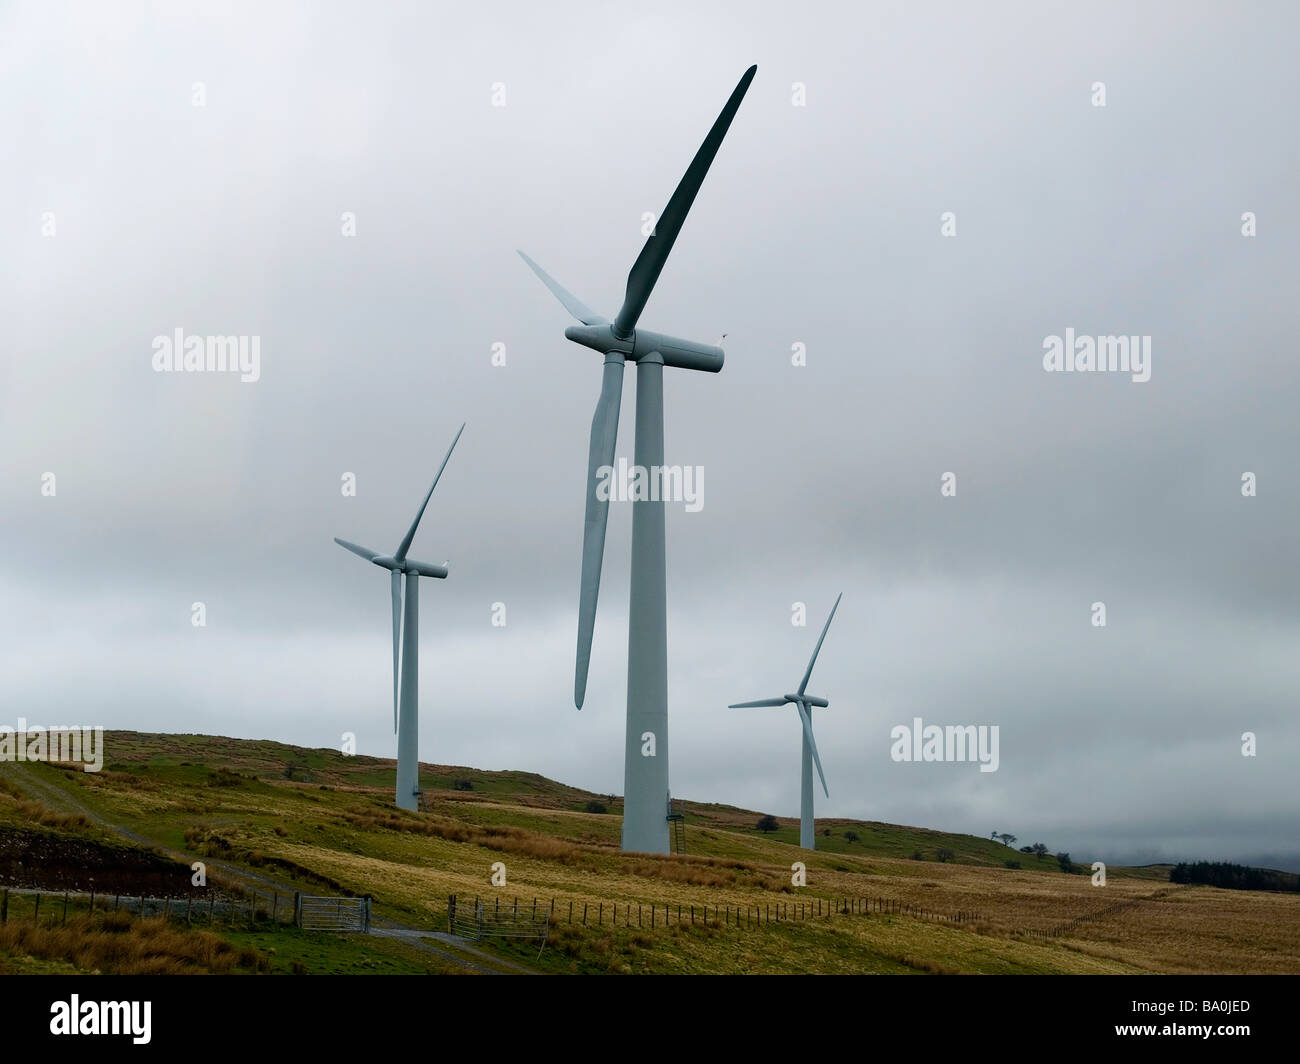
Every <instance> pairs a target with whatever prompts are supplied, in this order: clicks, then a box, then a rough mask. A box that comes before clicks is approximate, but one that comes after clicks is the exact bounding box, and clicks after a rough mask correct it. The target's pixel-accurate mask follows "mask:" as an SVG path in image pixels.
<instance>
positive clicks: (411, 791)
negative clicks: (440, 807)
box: [334, 424, 465, 810]
mask: <svg viewBox="0 0 1300 1064" xmlns="http://www.w3.org/2000/svg"><path fill="white" fill-rule="evenodd" d="M464 431H465V426H464V425H463V424H462V425H461V427H460V429H459V430H458V431H457V433H456V439H454V440H452V441H451V446H450V447H448V448H447V456H446V457H445V458H443V460H442V465H440V466H439V467H438V473H437V475H436V476H435V477H434V478H433V483H432V484H431V485H429V490H428V492H427V493H426V494H425V496H424V502H422V503H421V504H420V509H419V512H418V513H417V514H416V515H415V520H414V521H412V522H411V527H410V528H409V529H408V530H407V533H406V535H405V536H403V537H402V542H401V543H399V544H398V546H397V550H395V551H394V552H393V553H392V554H380V553H379V552H378V551H373V550H370V549H369V548H367V547H359V546H357V545H356V544H355V543H349V542H348V541H347V540H346V539H339V538H338V537H337V536H335V537H334V542H335V543H337V544H338V545H339V546H340V547H343V548H344V549H345V550H350V551H351V552H352V553H353V554H357V555H360V556H361V557H362V558H365V559H366V561H368V562H374V563H375V565H378V566H380V567H382V568H384V569H387V570H388V571H389V573H390V574H391V575H390V581H389V586H390V588H391V590H392V597H393V731H394V732H396V733H397V806H398V808H399V809H412V810H414V809H418V808H419V806H420V756H419V749H418V748H419V742H418V739H419V723H420V722H419V713H420V577H422V576H431V577H433V578H434V579H435V580H445V579H447V564H446V562H444V563H443V564H442V565H430V564H429V563H428V562H417V561H413V560H412V559H410V558H408V557H407V556H406V552H407V551H408V550H410V549H411V540H413V539H414V538H415V530H416V529H417V528H419V527H420V518H422V517H423V516H424V508H425V507H426V506H428V505H429V499H430V498H431V497H432V495H433V489H434V488H436V487H437V486H438V479H439V478H440V477H441V476H442V471H443V470H444V469H446V468H447V462H448V460H449V459H450V458H451V452H452V451H454V450H455V449H456V442H457V440H459V439H460V434H461V433H462V432H464ZM403 577H405V578H406V596H405V597H406V611H405V613H406V616H405V620H403V616H402V578H403ZM399 709H400V713H399Z"/></svg>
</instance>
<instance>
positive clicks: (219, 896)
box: [0, 887, 294, 927]
mask: <svg viewBox="0 0 1300 1064" xmlns="http://www.w3.org/2000/svg"><path fill="white" fill-rule="evenodd" d="M70 907H71V910H72V912H73V914H74V915H75V914H76V913H77V912H78V911H85V912H89V913H97V912H127V913H131V914H133V915H135V916H139V917H141V918H147V917H156V916H161V917H163V918H164V919H167V920H177V921H182V922H184V923H188V924H194V923H205V924H209V925H211V924H216V923H226V924H228V925H230V926H247V927H255V926H256V925H257V923H258V922H259V921H261V922H263V923H266V922H273V923H292V922H293V920H294V899H293V895H282V894H279V893H276V892H270V893H269V894H268V895H266V896H262V895H259V894H252V895H249V896H248V897H240V896H238V895H236V894H225V893H221V892H218V891H215V890H210V891H206V892H204V893H202V894H199V893H197V892H196V893H195V894H191V895H187V896H184V897H156V896H153V895H150V894H101V893H97V892H95V891H80V890H64V891H49V890H37V889H35V888H28V887H4V888H0V924H3V923H7V922H9V921H10V920H32V921H34V922H36V923H64V922H66V920H67V918H68V912H69V908H70Z"/></svg>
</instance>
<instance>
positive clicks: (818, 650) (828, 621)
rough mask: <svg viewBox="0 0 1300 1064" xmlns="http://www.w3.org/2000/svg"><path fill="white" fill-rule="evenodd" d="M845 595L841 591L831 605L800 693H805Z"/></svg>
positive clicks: (804, 675) (800, 686)
mask: <svg viewBox="0 0 1300 1064" xmlns="http://www.w3.org/2000/svg"><path fill="white" fill-rule="evenodd" d="M843 597H844V592H843V591H841V592H840V593H839V595H837V596H836V598H835V605H834V606H832V607H831V615H830V616H829V617H827V618H826V626H825V627H824V628H823V629H822V635H821V639H818V640H817V646H815V647H814V648H813V653H812V657H811V658H809V659H808V671H807V672H805V673H804V674H803V683H801V684H800V685H799V693H800V694H803V693H804V689H805V688H806V687H807V686H808V680H809V678H810V677H811V676H812V670H813V666H814V665H815V664H817V655H818V654H820V653H821V649H822V642H823V641H824V640H825V639H826V632H827V631H828V630H829V629H830V626H831V621H832V620H834V618H835V611H836V610H838V609H839V608H840V599H842V598H843Z"/></svg>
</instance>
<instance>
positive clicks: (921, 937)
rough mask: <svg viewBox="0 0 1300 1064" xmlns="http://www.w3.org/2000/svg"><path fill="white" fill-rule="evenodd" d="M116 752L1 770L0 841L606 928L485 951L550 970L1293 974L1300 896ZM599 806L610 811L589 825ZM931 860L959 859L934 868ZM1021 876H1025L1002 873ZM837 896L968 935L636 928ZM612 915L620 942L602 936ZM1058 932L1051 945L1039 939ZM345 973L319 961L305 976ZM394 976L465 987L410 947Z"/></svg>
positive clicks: (870, 917)
mask: <svg viewBox="0 0 1300 1064" xmlns="http://www.w3.org/2000/svg"><path fill="white" fill-rule="evenodd" d="M106 749H107V750H108V751H109V761H108V764H107V765H106V766H105V771H103V772H101V773H98V774H88V773H83V772H80V771H77V770H71V769H63V768H60V767H57V766H47V765H16V764H0V829H2V828H4V827H5V826H8V827H9V828H10V829H11V830H12V829H15V828H18V827H19V826H22V827H23V828H25V829H26V830H29V831H30V830H41V831H46V832H49V833H52V834H53V835H54V836H57V837H58V838H62V839H65V840H71V839H74V838H77V839H92V840H95V841H97V842H102V843H107V842H108V841H109V840H110V839H112V840H114V841H113V844H114V845H121V843H122V837H121V835H120V832H123V831H124V832H126V833H128V838H129V839H131V840H133V841H134V842H135V843H136V844H151V845H154V846H156V847H158V848H159V849H160V850H162V851H164V852H165V853H166V854H167V855H168V856H169V857H174V858H175V859H176V860H177V861H180V862H182V864H183V865H184V866H185V867H188V863H189V862H190V861H193V860H209V861H212V862H214V863H217V862H220V863H222V864H224V865H227V866H229V867H230V868H231V869H232V870H243V871H244V872H246V873H247V874H249V875H255V876H258V877H261V880H262V881H263V882H272V881H273V882H275V883H276V884H279V885H282V886H283V887H284V888H285V889H290V890H291V889H293V888H294V887H295V886H297V887H300V888H301V889H305V890H308V891H319V892H348V893H354V894H367V893H368V894H372V895H373V896H374V898H375V908H374V911H375V913H376V915H377V917H379V918H380V919H381V920H382V919H387V920H391V921H398V922H401V923H403V924H406V925H408V926H411V927H417V928H426V929H430V930H445V927H446V911H447V897H448V895H449V894H452V893H455V894H458V895H460V896H462V897H464V896H469V897H473V896H475V895H480V896H484V897H495V896H502V897H504V898H505V899H507V904H511V903H512V902H513V899H514V898H516V897H518V898H520V899H523V904H524V905H526V906H527V905H531V903H532V899H533V898H539V899H543V901H542V903H541V904H542V905H544V906H549V904H550V903H551V901H552V899H554V900H555V902H556V905H557V913H559V914H561V916H562V917H563V916H564V915H566V914H567V911H568V905H569V903H570V902H572V903H573V904H574V905H575V907H576V911H581V908H582V906H583V905H586V906H587V907H588V909H589V911H590V912H591V913H593V914H594V913H596V912H600V913H601V914H603V915H602V919H603V925H602V926H600V927H595V926H587V927H582V926H580V925H574V926H569V925H567V924H564V923H561V924H560V925H559V926H556V927H554V928H553V929H552V940H551V945H550V948H548V949H547V950H546V951H545V952H544V953H543V955H542V957H541V959H540V960H538V959H537V956H536V949H535V948H534V949H532V950H529V949H527V948H526V947H523V946H519V947H515V948H511V947H509V946H501V945H499V944H498V945H488V944H484V945H483V946H482V947H481V948H482V949H485V950H489V951H495V952H496V953H498V954H499V955H500V956H502V957H508V958H514V959H515V960H517V961H519V962H521V963H523V964H525V965H527V966H528V967H535V968H538V969H540V970H548V971H552V970H558V971H602V972H949V971H951V972H1150V971H1155V972H1166V971H1167V972H1203V971H1240V972H1246V971H1259V972H1300V896H1296V895H1282V894H1263V893H1247V892H1237V891H1222V890H1216V889H1213V888H1208V887H1181V886H1173V885H1171V884H1169V883H1168V881H1167V880H1168V876H1167V869H1162V868H1159V867H1152V868H1144V869H1118V868H1112V869H1110V870H1109V871H1108V884H1107V885H1106V886H1105V887H1093V886H1092V885H1091V881H1090V877H1089V876H1088V875H1086V874H1074V875H1070V874H1065V873H1063V872H1061V871H1060V870H1059V867H1058V865H1057V862H1056V861H1055V859H1053V858H1046V859H1043V860H1038V859H1035V858H1033V857H1030V856H1027V855H1023V854H1020V853H1017V852H1013V851H1012V850H1011V849H1009V848H1008V847H1006V846H1003V845H1002V844H1001V843H1000V842H994V841H992V840H989V839H980V838H975V837H972V836H966V835H952V834H946V833H943V832H936V831H930V830H927V829H924V828H911V827H898V826H893V825H888V824H879V823H871V822H867V823H863V822H857V821H848V820H819V821H818V824H817V827H818V839H817V843H818V847H819V849H818V851H817V852H816V853H808V852H806V851H801V850H799V849H798V848H797V847H796V846H795V845H794V843H795V842H796V841H797V822H795V821H785V820H783V821H780V827H779V829H778V830H777V831H776V832H773V833H770V834H768V833H763V832H760V831H759V830H757V827H756V824H757V822H758V819H759V814H758V813H756V812H753V811H747V810H742V809H735V808H732V807H727V806H717V805H704V804H696V803H691V802H680V803H678V804H679V808H680V809H681V810H682V811H683V812H684V813H685V815H686V824H687V849H688V851H689V856H686V857H662V856H653V855H643V854H627V855H625V854H622V853H621V852H619V849H618V842H619V832H620V815H619V814H620V812H621V808H620V803H619V802H618V801H617V800H616V799H615V800H611V798H610V796H605V795H597V794H591V793H588V792H586V791H582V790H579V789H576V788H572V787H567V786H565V785H563V784H560V783H556V782H555V781H552V780H548V779H545V778H543V777H540V776H537V775H534V774H530V773H525V772H484V771H480V770H477V769H470V768H461V767H455V766H435V765H427V766H422V769H421V785H422V786H423V788H424V789H425V791H426V797H427V799H428V803H427V804H428V808H427V810H426V811H424V812H420V813H408V812H403V811H399V810H396V809H394V808H393V806H392V790H393V782H394V766H393V763H392V762H391V761H385V760H382V759H377V758H368V757H345V756H343V755H341V754H339V753H338V752H336V751H331V750H304V749H299V748H296V747H290V746H285V745H282V744H279V743H273V742H262V741H245V740H234V739H225V738H216V737H210V736H176V735H145V734H137V733H129V732H113V733H110V734H109V735H108V736H107V737H106ZM466 788H469V789H466ZM593 802H598V803H601V804H603V805H604V806H605V807H606V810H607V811H606V812H605V813H599V812H588V811H587V810H588V808H589V804H588V803H593ZM826 829H829V830H830V835H829V836H826V835H824V834H823V831H824V830H826ZM850 833H851V834H852V835H856V839H854V838H852V837H850ZM1044 841H1048V842H1050V840H1044ZM940 850H949V851H951V852H952V854H953V857H952V859H951V860H949V861H947V862H946V863H941V862H939V861H938V860H936V854H937V853H938V851H940ZM918 853H919V854H920V855H921V857H922V859H919V860H918V859H914V858H913V855H914V854H918ZM1008 859H1013V860H1018V861H1019V862H1020V863H1021V865H1022V867H1021V868H1020V869H1007V868H1005V867H1003V865H1004V862H1006V861H1007V860H1008ZM1075 859H1076V861H1081V860H1082V855H1078V854H1076V855H1075ZM796 860H799V861H804V862H806V864H807V875H808V883H807V886H806V887H804V888H796V887H793V886H792V885H791V864H792V862H794V861H796ZM494 862H503V863H504V864H505V866H506V874H507V885H506V886H505V887H502V888H496V887H493V886H492V885H491V883H490V881H489V877H490V875H491V866H492V865H493V863H494ZM1081 873H1082V869H1081ZM842 898H872V899H885V900H887V901H889V902H892V903H895V904H898V905H906V906H911V907H912V908H913V909H916V908H924V909H925V910H927V911H928V912H930V913H956V912H958V911H961V912H964V913H975V914H978V918H977V919H972V920H967V921H965V922H963V923H959V924H955V923H946V922H941V921H937V920H934V919H924V920H923V919H918V918H916V917H913V916H908V915H894V914H888V915H887V914H884V913H880V912H874V911H873V912H868V913H853V914H841V915H836V916H824V917H822V918H817V919H811V920H805V921H799V922H781V923H771V924H764V925H763V926H761V927H752V926H751V927H748V928H739V929H738V928H736V927H735V926H734V925H730V924H728V923H724V925H723V926H722V927H715V926H713V925H712V923H710V925H709V926H704V925H703V924H702V923H697V925H696V926H694V927H692V926H691V925H690V924H689V923H687V924H686V926H676V925H675V924H674V926H670V927H668V928H664V927H663V926H662V921H661V920H658V919H657V920H656V925H657V926H656V928H655V929H654V930H650V929H649V928H646V927H642V928H636V927H631V928H629V927H627V926H625V924H626V919H627V915H628V914H631V915H632V917H633V918H634V917H635V913H636V910H637V907H638V906H641V907H642V910H643V912H645V911H646V910H647V909H648V908H649V907H650V906H657V907H658V909H657V911H658V912H660V913H662V911H663V909H664V907H665V906H667V907H668V909H669V911H670V913H674V914H675V912H676V907H677V906H678V905H681V906H683V907H685V909H684V911H686V910H689V908H690V907H691V906H695V907H696V909H697V910H703V908H704V907H705V906H709V907H710V908H711V909H712V907H715V906H716V907H719V909H720V910H721V912H722V913H723V915H724V917H725V919H726V920H727V921H730V920H731V918H732V914H733V913H734V912H735V911H736V910H737V909H739V910H742V911H743V910H753V909H754V908H755V907H757V908H758V909H760V910H765V909H766V910H770V909H771V907H773V906H775V905H776V904H778V903H780V904H784V905H787V906H788V905H798V904H800V903H803V904H804V905H810V904H811V905H812V906H814V907H815V906H816V905H817V904H818V903H820V904H821V905H822V907H823V911H824V912H829V910H830V909H831V907H832V900H833V899H842ZM615 905H617V906H618V907H619V913H620V926H618V927H617V928H614V927H611V926H610V923H609V919H610V915H609V914H610V911H611V909H612V907H613V906H615ZM592 922H593V923H594V918H593V921H592ZM1049 932H1055V933H1056V935H1057V936H1058V937H1050V938H1049V937H1043V936H1044V935H1045V934H1046V933H1049ZM277 934H281V935H282V937H292V936H291V935H290V934H289V932H283V933H279V932H277ZM293 934H295V935H296V934H297V933H296V932H295V933H293ZM320 937H321V936H302V935H298V936H297V944H295V943H294V942H287V943H286V944H285V949H286V950H288V953H285V952H282V951H281V949H280V947H278V946H277V947H274V948H276V950H277V952H276V954H275V956H276V957H277V958H278V961H277V963H280V964H288V963H290V961H289V960H288V958H289V957H290V956H291V955H293V951H294V950H300V951H301V950H305V949H307V948H308V947H309V944H310V943H311V942H316V941H319V939H320ZM378 942H379V940H376V939H374V938H373V937H372V938H371V939H368V940H360V941H359V945H358V949H359V950H360V952H361V954H362V955H364V953H365V951H366V950H367V949H369V948H371V946H372V944H373V947H374V949H375V951H376V954H377V955H378V953H379V951H380V949H381V947H380V946H379V945H378ZM245 944H246V945H251V943H245ZM399 947H400V948H405V946H404V944H401V943H395V942H389V941H387V940H385V943H384V946H383V948H384V949H398V948H399ZM0 948H2V947H0ZM317 948H319V947H317ZM334 963H335V962H334V961H331V960H330V958H328V957H322V956H316V957H315V958H314V959H313V963H312V965H310V966H308V969H309V970H312V971H323V970H332V969H331V965H332V964H334ZM357 963H359V962H358V961H357V960H356V958H353V960H351V961H349V960H347V959H346V958H342V957H340V958H338V959H337V965H338V966H339V967H340V970H343V969H346V970H362V969H359V968H358V967H357V966H356V965H357ZM401 963H410V964H414V965H416V966H418V965H420V964H426V965H429V966H430V967H428V968H426V969H425V970H435V967H436V965H441V966H442V968H444V969H454V968H455V965H454V964H448V963H446V961H445V958H444V960H441V961H436V965H435V960H434V959H433V958H430V957H424V958H423V959H422V958H421V957H420V956H419V955H418V951H411V952H410V953H409V954H403V955H402V960H401Z"/></svg>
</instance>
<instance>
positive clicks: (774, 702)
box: [727, 698, 786, 709]
mask: <svg viewBox="0 0 1300 1064" xmlns="http://www.w3.org/2000/svg"><path fill="white" fill-rule="evenodd" d="M785 703H786V699H784V698H760V699H758V700H757V701H756V702H735V703H733V704H732V705H730V706H728V707H727V708H728V709H758V708H759V707H767V706H783V705H785Z"/></svg>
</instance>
